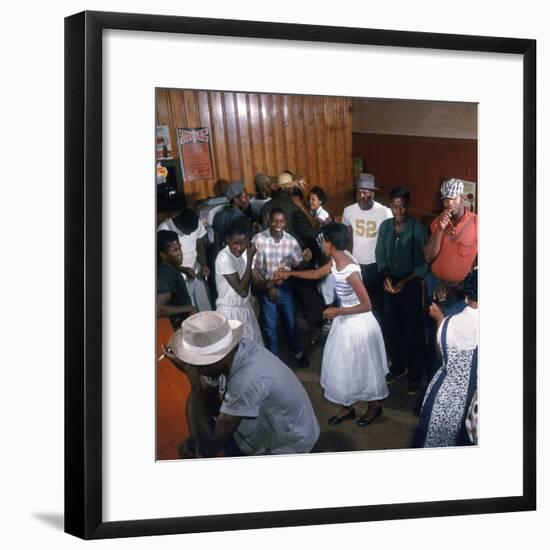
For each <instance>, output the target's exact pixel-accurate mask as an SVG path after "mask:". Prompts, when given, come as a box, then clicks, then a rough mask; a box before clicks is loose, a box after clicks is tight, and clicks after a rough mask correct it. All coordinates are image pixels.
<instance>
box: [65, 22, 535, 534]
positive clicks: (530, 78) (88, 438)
mask: <svg viewBox="0 0 550 550" xmlns="http://www.w3.org/2000/svg"><path fill="white" fill-rule="evenodd" d="M107 29H117V30H128V31H147V32H149V31H150V32H168V33H190V34H198V35H213V36H228V37H248V38H258V39H266V38H269V39H277V40H303V41H313V42H325V43H336V44H338V43H342V44H363V45H377V46H398V47H404V48H433V49H442V50H457V51H472V52H494V53H511V54H519V55H521V56H523V92H524V100H523V101H524V103H523V158H524V163H523V247H524V254H523V258H524V259H523V303H524V317H523V493H522V495H521V496H510V497H501V498H481V499H472V500H448V501H438V502H421V503H404V504H385V505H368V506H354V507H340V508H324V509H307V510H298V511H296V510H288V511H277V512H257V513H247V514H224V515H216V516H200V517H180V518H160V519H140V520H129V521H114V522H104V521H103V519H102V185H101V181H102V179H101V175H102V154H101V145H102V142H101V140H102V126H101V120H102V41H101V39H102V32H103V31H104V30H107ZM535 176H536V41H535V40H527V39H514V38H497V37H484V36H462V35H448V34H434V33H421V32H408V31H388V30H376V29H361V28H343V27H326V26H313V25H303V24H300V25H297V24H286V23H285V24H283V23H268V22H255V21H236V20H235V21H233V20H220V19H203V18H195V17H172V16H158V15H143V14H128V13H107V12H82V13H79V14H76V15H72V16H70V17H68V18H66V20H65V289H66V290H65V531H66V532H67V533H70V534H73V535H75V536H78V537H81V538H84V539H100V538H114V537H129V536H141V535H160V534H173V533H191V532H202V531H222V530H238V529H252V528H254V529H258V528H266V527H286V526H298V525H315V524H324V523H344V522H365V521H379V520H391V519H405V518H420V517H436V516H454V515H464V514H485V513H496V512H514V511H525V510H534V509H535V508H536V387H535V381H536V219H535V213H536V208H535V206H536V186H535Z"/></svg>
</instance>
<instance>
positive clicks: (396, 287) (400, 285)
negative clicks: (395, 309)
mask: <svg viewBox="0 0 550 550" xmlns="http://www.w3.org/2000/svg"><path fill="white" fill-rule="evenodd" d="M404 287H405V283H404V282H403V281H399V282H398V283H397V284H396V285H394V286H393V293H394V294H399V293H400V292H401V291H402V290H403V288H404Z"/></svg>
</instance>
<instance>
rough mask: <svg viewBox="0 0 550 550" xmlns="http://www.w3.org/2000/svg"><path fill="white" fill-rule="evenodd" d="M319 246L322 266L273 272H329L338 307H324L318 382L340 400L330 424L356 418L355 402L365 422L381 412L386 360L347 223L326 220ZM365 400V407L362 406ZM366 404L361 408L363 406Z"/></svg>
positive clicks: (305, 274) (302, 276) (331, 398)
mask: <svg viewBox="0 0 550 550" xmlns="http://www.w3.org/2000/svg"><path fill="white" fill-rule="evenodd" d="M319 236H320V239H321V246H322V248H323V252H324V253H325V254H326V255H327V256H329V257H330V258H331V260H330V261H329V262H327V263H326V264H325V265H323V266H322V267H319V268H318V269H312V270H306V271H279V272H278V274H277V277H278V278H281V279H286V278H288V277H297V278H299V279H320V278H322V277H324V276H326V275H327V274H328V273H332V274H333V275H334V277H335V279H336V295H337V296H338V300H339V302H340V307H329V308H328V309H326V310H325V311H324V313H323V317H324V318H325V319H332V320H333V322H332V326H331V329H330V333H329V335H328V338H327V342H326V344H325V349H324V352H323V361H322V365H321V386H322V387H323V389H324V390H325V397H326V398H327V399H328V400H329V401H332V402H333V403H336V404H338V405H340V408H339V409H338V411H337V412H336V414H335V415H334V416H331V417H330V418H329V420H328V422H329V424H332V425H336V424H340V423H341V422H343V421H344V420H347V419H352V418H355V416H356V410H355V408H356V407H357V408H358V409H359V406H360V405H362V407H361V408H362V409H363V411H364V412H362V413H361V416H360V417H359V419H358V420H357V424H358V425H359V426H367V425H369V424H370V423H371V422H373V421H374V420H375V419H376V418H378V417H379V416H380V415H381V414H382V405H381V404H380V400H382V399H385V398H386V397H387V396H388V393H389V392H388V388H387V386H386V374H387V372H388V366H387V361H386V350H385V347H384V339H383V338H382V331H381V330H380V325H379V324H378V321H377V320H376V318H375V317H374V315H373V314H372V311H371V309H372V305H371V301H370V298H369V295H368V293H367V290H366V289H365V286H364V285H363V281H362V279H361V268H360V267H359V264H358V263H357V261H356V260H355V258H354V257H353V256H352V255H351V254H350V253H349V252H347V251H346V250H345V249H346V244H347V240H348V236H349V234H348V228H347V227H346V226H345V225H343V224H341V223H331V224H328V225H327V226H325V227H323V228H322V230H321V233H320V235H319ZM364 402H367V407H365V406H364V404H363V403H364ZM365 408H366V411H365Z"/></svg>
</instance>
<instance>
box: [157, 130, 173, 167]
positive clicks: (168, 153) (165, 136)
mask: <svg viewBox="0 0 550 550" xmlns="http://www.w3.org/2000/svg"><path fill="white" fill-rule="evenodd" d="M172 155H173V153H172V143H171V141H170V129H169V128H168V126H157V132H156V157H157V160H161V159H171V158H172Z"/></svg>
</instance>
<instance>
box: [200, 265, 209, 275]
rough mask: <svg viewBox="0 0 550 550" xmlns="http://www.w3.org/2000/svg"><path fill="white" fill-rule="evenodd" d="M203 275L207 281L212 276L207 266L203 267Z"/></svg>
mask: <svg viewBox="0 0 550 550" xmlns="http://www.w3.org/2000/svg"><path fill="white" fill-rule="evenodd" d="M201 273H202V276H203V277H204V278H205V279H208V276H209V275H210V269H209V268H208V266H207V265H206V264H205V265H203V266H202V270H201Z"/></svg>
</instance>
